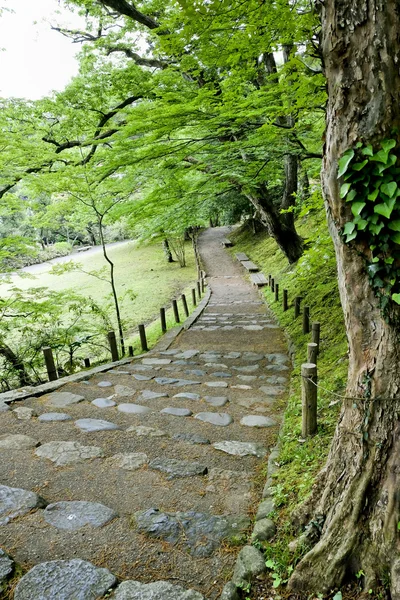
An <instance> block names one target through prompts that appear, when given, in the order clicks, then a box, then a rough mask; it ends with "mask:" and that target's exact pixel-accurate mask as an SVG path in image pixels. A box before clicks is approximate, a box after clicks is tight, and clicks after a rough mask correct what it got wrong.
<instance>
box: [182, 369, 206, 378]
mask: <svg viewBox="0 0 400 600" xmlns="http://www.w3.org/2000/svg"><path fill="white" fill-rule="evenodd" d="M185 373H186V375H194V376H195V377H204V375H205V374H206V372H205V371H202V370H201V369H188V370H187V371H185Z"/></svg>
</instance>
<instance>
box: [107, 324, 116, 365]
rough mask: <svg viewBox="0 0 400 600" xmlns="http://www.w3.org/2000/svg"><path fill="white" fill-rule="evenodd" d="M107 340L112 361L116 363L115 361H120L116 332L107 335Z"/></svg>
mask: <svg viewBox="0 0 400 600" xmlns="http://www.w3.org/2000/svg"><path fill="white" fill-rule="evenodd" d="M107 339H108V343H109V344H110V350H111V358H112V361H113V362H115V361H117V360H119V356H118V347H117V340H116V337H115V332H114V331H109V332H108V333H107Z"/></svg>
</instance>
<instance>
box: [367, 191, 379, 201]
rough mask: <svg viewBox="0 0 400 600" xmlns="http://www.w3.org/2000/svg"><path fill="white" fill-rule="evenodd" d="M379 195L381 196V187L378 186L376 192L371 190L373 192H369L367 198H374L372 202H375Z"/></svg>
mask: <svg viewBox="0 0 400 600" xmlns="http://www.w3.org/2000/svg"><path fill="white" fill-rule="evenodd" d="M378 196H379V188H377V189H376V190H375V191H374V192H371V194H368V196H367V198H368V200H372V202H375V200H376V199H377V197H378Z"/></svg>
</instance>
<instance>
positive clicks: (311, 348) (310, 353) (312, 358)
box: [307, 342, 318, 365]
mask: <svg viewBox="0 0 400 600" xmlns="http://www.w3.org/2000/svg"><path fill="white" fill-rule="evenodd" d="M317 356H318V344H314V343H313V342H311V344H307V361H308V362H309V363H313V364H315V365H316V364H317Z"/></svg>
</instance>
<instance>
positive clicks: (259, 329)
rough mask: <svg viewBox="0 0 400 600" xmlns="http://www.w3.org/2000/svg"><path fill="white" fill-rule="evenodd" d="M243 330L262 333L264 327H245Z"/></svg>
mask: <svg viewBox="0 0 400 600" xmlns="http://www.w3.org/2000/svg"><path fill="white" fill-rule="evenodd" d="M242 329H245V330H246V331H261V330H262V329H264V327H263V326H262V325H243V327H242Z"/></svg>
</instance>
